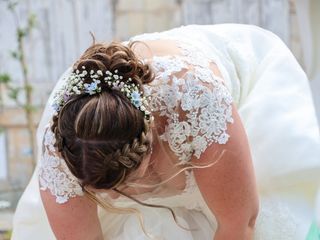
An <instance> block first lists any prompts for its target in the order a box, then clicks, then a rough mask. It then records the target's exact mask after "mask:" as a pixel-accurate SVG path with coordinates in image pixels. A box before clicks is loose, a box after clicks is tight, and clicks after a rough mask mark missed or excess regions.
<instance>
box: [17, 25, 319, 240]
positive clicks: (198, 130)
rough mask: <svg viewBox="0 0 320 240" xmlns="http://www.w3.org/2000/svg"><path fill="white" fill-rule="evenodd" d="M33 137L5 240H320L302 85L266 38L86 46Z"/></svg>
mask: <svg viewBox="0 0 320 240" xmlns="http://www.w3.org/2000/svg"><path fill="white" fill-rule="evenodd" d="M37 134H38V135H37V138H38V146H39V154H38V157H39V161H38V166H37V168H36V170H35V172H34V175H33V177H32V179H31V181H30V183H29V185H28V186H27V188H26V190H25V192H24V194H23V196H22V197H21V199H20V201H19V204H18V206H17V210H16V213H15V217H14V229H13V236H12V239H18V240H19V239H67V240H69V239H77V240H81V239H113V240H117V239H118V240H120V239H121V240H129V239H165V240H171V239H177V238H180V239H187V240H200V239H201V240H212V239H214V240H225V239H236V240H240V239H243V240H247V239H255V240H264V239H265V240H274V239H286V240H302V239H307V235H308V239H318V237H317V236H316V235H317V234H318V233H316V231H314V232H312V231H311V226H315V225H316V219H317V217H319V214H320V213H319V212H318V213H316V210H315V209H316V207H317V202H316V194H317V191H318V188H319V185H320V176H319V171H320V138H319V126H318V124H317V120H316V115H315V109H314V106H313V102H312V96H311V92H310V88H309V83H308V79H307V77H306V75H305V73H304V72H303V71H302V69H301V67H300V66H299V64H298V63H297V61H296V60H295V58H294V57H293V55H292V54H291V52H290V51H289V50H288V49H287V47H286V46H285V45H284V43H283V42H282V41H281V40H280V39H279V38H278V37H277V36H275V35H274V34H272V33H270V32H268V31H266V30H263V29H261V28H258V27H255V26H249V25H240V24H219V25H203V26H200V25H189V26H182V27H179V28H175V29H171V30H168V31H164V32H156V33H149V34H142V35H138V36H135V37H132V38H131V39H129V41H126V42H112V43H110V44H105V43H95V42H94V43H93V44H92V45H91V46H90V47H89V48H88V49H87V50H86V51H85V52H84V53H83V54H82V56H81V57H80V58H79V59H78V60H77V61H76V62H75V63H74V64H73V66H72V67H70V68H69V69H67V71H66V72H65V73H64V74H63V76H62V77H61V78H60V80H59V81H58V83H57V84H56V87H55V89H54V90H53V92H52V94H51V96H50V98H49V100H48V103H47V106H46V108H45V111H44V113H43V117H42V119H41V122H40V125H39V128H38V133H37ZM318 204H319V203H318ZM312 224H313V225H312ZM315 229H316V228H315Z"/></svg>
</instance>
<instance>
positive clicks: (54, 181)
mask: <svg viewBox="0 0 320 240" xmlns="http://www.w3.org/2000/svg"><path fill="white" fill-rule="evenodd" d="M54 141H55V139H54V134H53V133H52V131H51V130H50V128H46V130H45V134H44V137H43V146H42V151H43V152H42V157H41V160H40V167H39V176H38V177H39V188H40V196H41V199H42V202H43V205H44V208H45V211H46V213H47V217H48V220H49V223H50V226H51V229H52V231H53V233H54V234H55V236H56V238H57V239H58V240H60V239H61V240H73V239H78V240H87V239H88V240H89V239H90V240H91V239H94V240H100V239H103V238H102V231H101V227H100V222H99V219H98V215H97V204H96V203H94V202H93V201H91V200H90V199H89V198H88V197H87V196H86V195H84V193H83V192H82V188H81V186H80V185H79V183H78V181H77V179H76V178H75V176H73V175H72V173H71V172H70V171H69V170H68V167H67V165H66V163H65V161H64V159H63V158H62V157H61V156H60V155H59V153H58V152H57V150H56V149H55V148H54Z"/></svg>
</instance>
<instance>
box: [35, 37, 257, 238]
mask: <svg viewBox="0 0 320 240" xmlns="http://www.w3.org/2000/svg"><path fill="white" fill-rule="evenodd" d="M146 43H147V44H148V46H149V47H150V49H152V52H151V51H150V50H148V49H147V48H146V47H144V46H139V47H138V45H137V47H136V48H135V52H136V54H138V56H140V57H151V55H152V54H156V55H162V54H172V53H179V50H178V49H177V47H176V46H175V45H174V43H173V42H172V41H165V40H162V41H147V42H146ZM211 68H212V71H213V72H214V73H215V74H216V75H219V76H221V74H220V72H219V70H218V68H217V66H216V65H214V64H212V66H211ZM232 114H233V118H234V123H233V124H228V130H227V133H228V134H229V135H230V136H231V137H230V139H229V141H228V142H227V143H226V144H216V143H213V144H211V145H210V146H209V147H208V148H207V149H206V151H205V152H204V153H202V154H201V157H200V159H195V158H194V159H192V160H191V161H192V162H194V163H195V164H208V163H210V162H212V160H213V159H212V156H213V155H214V152H215V151H221V150H227V151H226V153H225V154H224V155H223V156H222V158H221V159H220V160H219V162H218V163H217V164H215V165H214V166H212V167H207V168H204V169H194V170H193V171H194V176H195V179H196V181H197V184H198V187H199V189H200V191H201V193H202V195H203V198H204V200H205V201H206V203H207V205H208V207H209V208H210V210H211V211H212V213H213V214H214V215H215V217H216V219H217V222H218V229H217V232H216V233H215V236H213V239H214V240H225V239H228V240H233V239H234V240H250V239H253V232H254V225H255V220H256V217H257V214H258V209H259V204H258V202H259V201H258V194H257V188H256V180H255V176H254V170H253V165H252V158H251V153H250V148H249V143H248V139H247V135H246V133H245V129H244V127H243V125H242V122H241V119H240V117H239V114H238V112H237V110H236V107H235V105H232ZM158 125H160V128H161V126H164V122H161V120H159V122H158ZM153 145H154V147H153V148H154V150H153V153H152V155H151V156H148V159H147V161H145V162H144V163H147V164H142V165H141V167H140V168H139V169H138V171H137V172H136V174H137V175H135V176H134V177H137V176H138V177H139V176H140V177H141V176H144V175H152V176H154V178H153V179H152V181H153V182H154V183H156V182H159V181H161V180H164V179H167V178H169V177H170V176H172V175H173V174H174V173H175V172H176V171H177V170H178V169H177V168H176V167H174V164H175V163H177V162H178V159H177V157H176V156H175V155H174V153H172V152H171V153H170V151H169V146H168V145H166V144H164V145H162V147H159V142H158V141H157V139H154V143H153ZM158 159H161V161H157V160H158ZM151 163H152V164H151ZM138 182H139V183H143V178H140V180H139V181H138ZM148 183H150V182H148ZM165 187H167V188H169V189H173V190H182V189H184V187H185V175H184V174H179V175H178V176H177V177H175V178H174V179H173V180H171V181H169V182H168V183H167V184H166V186H165ZM93 190H94V189H93ZM100 191H101V190H100ZM125 191H126V193H129V194H132V193H134V194H136V193H137V192H136V191H135V190H132V191H131V189H130V188H126V189H125ZM97 192H99V191H97ZM106 192H108V193H109V194H110V196H111V197H112V198H114V199H116V198H117V197H118V195H117V193H115V192H113V191H112V190H106ZM40 193H41V198H42V201H43V204H44V207H45V210H46V213H47V216H48V220H49V222H50V225H51V227H52V230H53V232H54V234H55V235H56V238H57V239H58V240H60V239H61V240H71V239H78V240H87V239H96V240H100V239H103V236H102V231H101V227H100V223H99V219H98V216H97V205H96V204H95V203H93V202H92V201H91V200H90V199H88V198H87V197H85V196H76V197H74V198H71V199H69V201H68V202H67V203H64V204H57V203H56V202H55V197H54V196H52V195H51V193H50V192H49V191H40Z"/></svg>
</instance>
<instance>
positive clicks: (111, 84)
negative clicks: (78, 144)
mask: <svg viewBox="0 0 320 240" xmlns="http://www.w3.org/2000/svg"><path fill="white" fill-rule="evenodd" d="M67 78H68V79H67V81H66V84H65V85H64V86H63V87H62V89H61V90H60V91H58V92H57V93H56V95H55V96H54V101H53V104H52V107H53V108H54V110H55V111H56V112H59V111H60V110H61V108H62V107H63V105H65V104H66V102H67V101H68V100H69V99H70V97H71V96H73V95H80V94H83V93H87V94H89V95H93V94H97V93H100V92H101V87H102V82H103V83H104V86H107V87H108V88H110V89H113V90H117V91H120V92H122V93H123V94H124V95H125V96H126V97H127V98H128V99H129V100H130V101H131V103H132V104H133V105H134V106H135V107H136V108H137V109H139V110H140V111H142V112H143V113H144V117H145V118H146V119H147V120H152V119H153V118H152V116H151V112H150V111H148V110H147V109H148V101H147V97H145V96H143V94H142V91H140V90H139V87H138V85H137V84H135V83H134V82H132V79H131V78H128V80H127V82H123V81H120V80H122V79H123V76H121V75H119V74H118V70H115V71H114V73H112V72H110V71H106V72H102V71H101V70H98V71H94V70H90V72H88V71H87V70H86V68H85V66H82V71H79V70H78V69H77V70H76V71H74V72H72V73H71V74H70V75H69V76H68V77H67ZM88 79H90V80H91V82H88Z"/></svg>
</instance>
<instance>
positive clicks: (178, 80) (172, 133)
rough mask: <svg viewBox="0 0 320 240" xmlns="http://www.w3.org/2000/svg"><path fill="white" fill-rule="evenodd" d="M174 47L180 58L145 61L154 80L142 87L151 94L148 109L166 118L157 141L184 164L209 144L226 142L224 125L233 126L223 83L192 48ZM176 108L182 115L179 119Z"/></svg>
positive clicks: (208, 62)
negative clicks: (164, 142)
mask: <svg viewBox="0 0 320 240" xmlns="http://www.w3.org/2000/svg"><path fill="white" fill-rule="evenodd" d="M178 44H179V47H180V48H181V49H182V50H183V51H182V52H183V55H171V56H155V57H153V58H152V59H149V60H147V61H149V62H150V64H151V65H152V66H153V68H154V69H155V72H156V78H155V80H154V81H153V82H151V83H150V84H149V85H146V86H145V91H146V94H150V95H152V100H151V103H150V104H151V108H152V109H153V110H154V111H156V112H159V114H160V116H165V117H167V126H166V128H165V132H164V133H163V134H162V135H160V138H161V139H162V140H164V141H167V142H168V143H169V146H170V148H171V149H172V151H173V152H174V153H175V154H176V155H177V156H178V157H179V160H180V163H181V164H184V163H186V162H188V161H189V160H190V159H191V157H192V155H194V156H195V157H197V158H198V159H199V158H200V155H201V153H203V152H204V151H205V150H206V148H207V147H208V146H209V145H210V144H211V143H213V142H216V143H219V144H225V143H226V142H227V141H228V139H229V134H227V132H226V130H227V123H233V118H232V102H233V99H232V96H231V94H230V92H229V91H228V89H227V87H226V86H225V85H224V82H223V80H222V79H221V78H219V77H217V76H215V75H214V73H213V72H212V71H211V70H210V68H209V65H210V60H209V59H207V58H206V57H205V55H204V54H203V53H202V52H201V51H199V50H198V49H195V48H194V47H193V46H192V45H189V44H186V43H184V42H179V43H178ZM145 61H146V59H145ZM195 63H196V64H195ZM182 72H185V74H184V75H183V76H182V77H181V76H179V77H178V76H177V75H178V74H177V73H182ZM179 109H181V110H182V111H184V112H185V113H186V115H185V117H184V118H183V119H182V117H181V116H180V115H181V114H179ZM190 138H191V140H190Z"/></svg>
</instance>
